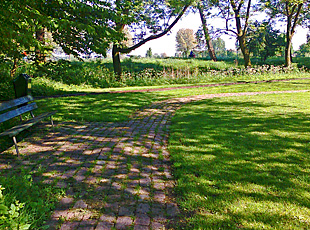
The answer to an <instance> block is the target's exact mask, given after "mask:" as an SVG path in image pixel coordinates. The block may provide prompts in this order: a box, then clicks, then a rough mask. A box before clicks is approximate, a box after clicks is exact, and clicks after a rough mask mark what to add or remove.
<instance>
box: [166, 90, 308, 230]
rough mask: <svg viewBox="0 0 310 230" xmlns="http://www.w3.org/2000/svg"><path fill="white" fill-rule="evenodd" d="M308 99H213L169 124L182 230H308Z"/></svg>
mask: <svg viewBox="0 0 310 230" xmlns="http://www.w3.org/2000/svg"><path fill="white" fill-rule="evenodd" d="M309 96H310V93H298V94H281V95H260V96H242V97H238V98H221V99H210V100H204V101H201V102H196V103H192V104H189V105H186V106H184V107H183V108H182V109H181V110H180V111H179V112H177V114H176V116H175V117H174V119H173V125H172V128H171V136H170V142H169V150H170V152H171V155H172V158H173V163H174V175H175V176H176V179H177V187H176V193H177V196H178V201H179V204H180V206H181V207H182V209H183V210H184V211H185V214H186V213H187V215H185V217H184V219H186V225H185V226H182V228H185V229H190V228H193V229H240V228H245V229H308V228H310V221H309V219H310V176H309V171H310V155H309V147H310V135H309V134H310V126H309V124H310V122H309V116H310V105H309V103H308V98H309Z"/></svg>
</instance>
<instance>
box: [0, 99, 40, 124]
mask: <svg viewBox="0 0 310 230" xmlns="http://www.w3.org/2000/svg"><path fill="white" fill-rule="evenodd" d="M37 108H38V106H37V104H36V103H35V102H33V103H31V104H29V105H25V106H23V107H20V108H17V109H14V110H11V111H8V112H6V113H3V114H1V115H0V123H2V122H5V121H7V120H10V119H12V118H13V117H17V116H19V115H21V114H23V113H27V112H30V111H32V110H34V109H37Z"/></svg>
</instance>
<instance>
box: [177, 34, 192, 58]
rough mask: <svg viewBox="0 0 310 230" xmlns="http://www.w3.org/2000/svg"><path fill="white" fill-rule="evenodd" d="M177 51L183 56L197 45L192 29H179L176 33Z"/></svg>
mask: <svg viewBox="0 0 310 230" xmlns="http://www.w3.org/2000/svg"><path fill="white" fill-rule="evenodd" d="M176 42H177V45H176V46H177V47H176V48H177V51H180V52H182V54H183V57H187V56H188V55H189V52H190V51H191V50H192V49H194V48H195V47H196V45H197V42H196V38H195V36H194V31H193V30H192V29H180V30H179V31H178V32H177V35H176Z"/></svg>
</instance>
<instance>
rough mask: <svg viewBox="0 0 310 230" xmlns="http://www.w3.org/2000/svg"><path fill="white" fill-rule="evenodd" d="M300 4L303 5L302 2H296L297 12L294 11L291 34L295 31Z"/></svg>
mask: <svg viewBox="0 0 310 230" xmlns="http://www.w3.org/2000/svg"><path fill="white" fill-rule="evenodd" d="M302 5H303V3H299V4H298V8H297V12H296V14H295V17H294V23H293V26H292V29H291V34H294V32H295V28H296V26H297V23H298V20H299V15H300V11H301V8H302Z"/></svg>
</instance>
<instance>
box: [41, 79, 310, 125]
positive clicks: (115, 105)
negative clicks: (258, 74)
mask: <svg viewBox="0 0 310 230" xmlns="http://www.w3.org/2000/svg"><path fill="white" fill-rule="evenodd" d="M309 85H310V80H295V81H287V82H274V83H260V84H247V85H243V84H242V85H231V86H215V87H204V88H193V89H174V90H169V91H153V92H138V93H113V94H109V93H105V94H100V95H86V96H74V97H59V98H46V99H41V100H39V101H38V105H39V108H40V109H39V110H38V111H37V113H42V112H44V111H46V110H47V111H50V110H58V111H59V112H58V113H57V114H56V115H54V119H55V120H56V121H124V120H127V119H128V117H129V116H130V115H131V114H132V113H134V112H135V111H136V110H137V109H139V108H141V107H143V106H147V105H150V104H151V103H153V102H155V101H161V100H166V99H169V98H177V97H186V96H192V95H201V94H213V93H237V92H258V91H276V90H305V89H309ZM129 89H139V88H137V87H135V88H129ZM143 89H145V87H144V88H143Z"/></svg>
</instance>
